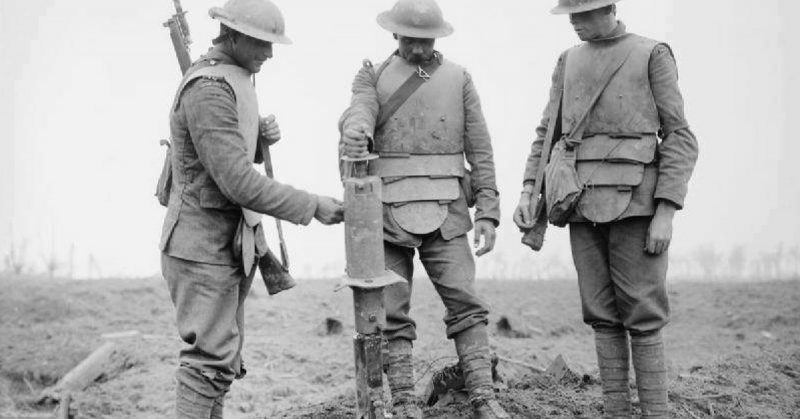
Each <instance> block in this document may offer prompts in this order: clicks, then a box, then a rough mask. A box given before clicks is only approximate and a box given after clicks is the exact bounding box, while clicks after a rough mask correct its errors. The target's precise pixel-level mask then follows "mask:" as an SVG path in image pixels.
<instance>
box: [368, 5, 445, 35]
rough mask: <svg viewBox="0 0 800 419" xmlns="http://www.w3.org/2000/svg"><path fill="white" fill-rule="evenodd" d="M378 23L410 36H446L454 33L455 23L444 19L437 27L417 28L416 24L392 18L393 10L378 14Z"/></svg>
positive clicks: (385, 27) (389, 29)
mask: <svg viewBox="0 0 800 419" xmlns="http://www.w3.org/2000/svg"><path fill="white" fill-rule="evenodd" d="M377 21H378V25H381V27H382V28H383V29H386V30H387V31H389V32H391V33H396V34H398V35H400V36H406V37H409V38H427V39H431V38H444V37H445V36H448V35H450V34H452V33H453V25H451V24H450V23H448V22H446V21H442V25H441V26H440V27H437V28H417V27H414V26H408V25H401V24H399V23H397V22H395V21H394V19H392V18H391V11H386V12H383V13H381V14H379V15H378V19H377Z"/></svg>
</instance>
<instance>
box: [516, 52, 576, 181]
mask: <svg viewBox="0 0 800 419" xmlns="http://www.w3.org/2000/svg"><path fill="white" fill-rule="evenodd" d="M566 57H567V53H566V52H564V53H562V54H561V56H560V57H558V62H557V63H556V68H555V70H553V76H552V77H551V82H550V97H549V99H548V101H547V106H545V109H544V114H543V115H542V120H541V121H540V122H539V126H538V127H536V139H535V140H533V143H532V144H531V151H530V153H529V154H528V160H527V161H526V162H525V174H524V175H523V178H522V182H523V184H525V183H534V182H535V181H536V171H537V170H538V168H539V159H540V158H541V156H542V147H543V146H544V137H545V135H547V127H548V126H549V124H550V120H551V118H557V115H556V113H557V111H558V104H559V101H560V100H561V94H562V91H563V89H564V86H563V85H562V84H561V83H559V81H560V80H563V74H564V63H565V61H566Z"/></svg>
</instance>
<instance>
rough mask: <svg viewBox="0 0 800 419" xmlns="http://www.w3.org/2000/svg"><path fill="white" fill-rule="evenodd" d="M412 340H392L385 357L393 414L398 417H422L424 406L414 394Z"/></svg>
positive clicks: (419, 418)
mask: <svg viewBox="0 0 800 419" xmlns="http://www.w3.org/2000/svg"><path fill="white" fill-rule="evenodd" d="M411 348H412V345H411V341H410V340H408V339H395V340H390V341H389V342H388V345H387V354H386V357H385V359H384V366H385V369H386V378H387V379H388V381H389V390H391V392H392V416H393V417H394V418H398V419H406V418H409V419H421V418H422V408H421V407H420V405H421V403H420V401H419V399H418V398H417V396H416V395H415V394H414V365H413V364H412V362H411V359H412V358H411Z"/></svg>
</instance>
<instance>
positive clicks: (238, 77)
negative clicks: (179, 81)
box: [181, 64, 263, 227]
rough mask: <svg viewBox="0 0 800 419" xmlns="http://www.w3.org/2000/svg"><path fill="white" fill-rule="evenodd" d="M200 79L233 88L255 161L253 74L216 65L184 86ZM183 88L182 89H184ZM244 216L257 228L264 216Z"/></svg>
mask: <svg viewBox="0 0 800 419" xmlns="http://www.w3.org/2000/svg"><path fill="white" fill-rule="evenodd" d="M198 77H215V78H223V79H225V81H226V82H227V83H228V85H230V86H231V88H232V89H233V92H234V94H235V95H236V114H237V116H238V118H239V131H240V132H241V133H242V137H243V138H244V141H245V147H246V151H247V159H248V161H251V162H252V161H253V160H254V159H255V155H256V143H257V141H258V123H259V116H258V98H257V97H256V90H255V88H254V87H253V82H252V80H251V77H252V74H251V73H250V72H248V71H247V70H245V69H243V68H241V67H239V66H235V65H229V64H216V65H210V66H207V67H203V68H201V69H198V70H197V71H195V72H193V73H192V74H191V75H190V76H189V77H188V78H187V79H186V81H184V83H183V86H185V85H186V84H188V83H189V82H190V81H191V80H194V79H196V78H198ZM183 86H181V89H183ZM242 215H243V216H244V219H245V222H246V223H247V225H248V226H250V227H255V226H256V225H258V223H260V222H261V218H262V217H263V215H262V214H260V213H257V212H255V211H251V210H249V209H247V208H242Z"/></svg>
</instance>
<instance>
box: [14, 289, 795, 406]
mask: <svg viewBox="0 0 800 419" xmlns="http://www.w3.org/2000/svg"><path fill="white" fill-rule="evenodd" d="M255 285H256V286H255V290H256V291H255V292H254V293H253V294H252V295H251V297H250V298H249V299H248V302H247V304H248V306H247V320H246V322H247V329H248V333H249V334H248V335H247V340H246V343H245V350H244V354H245V360H246V363H247V367H248V376H247V377H246V378H245V379H244V380H241V381H238V382H236V383H235V384H234V387H233V389H232V391H231V392H230V394H229V397H228V399H227V401H226V407H225V415H226V417H227V418H273V417H306V418H316V417H351V415H352V414H353V411H354V404H353V395H354V390H353V387H354V384H353V365H352V364H353V354H352V350H353V349H352V340H351V339H352V333H351V331H352V330H353V320H352V317H353V315H352V307H351V305H352V301H351V299H352V297H351V293H350V291H349V290H343V291H340V292H338V293H334V292H332V290H333V288H334V286H335V283H334V282H333V281H301V284H300V285H299V286H298V287H297V288H295V289H293V290H291V291H290V292H288V293H283V294H280V295H278V296H276V297H269V296H267V295H266V293H265V292H264V291H263V286H262V285H261V284H255ZM479 289H480V290H481V292H482V293H483V294H484V295H485V296H486V298H487V299H488V300H489V302H490V303H491V304H492V305H493V307H494V311H493V313H492V317H491V320H492V325H491V331H492V345H493V348H494V350H495V351H496V352H497V353H498V354H499V355H500V356H502V357H505V358H509V359H514V360H518V361H523V362H525V363H529V364H533V365H537V366H541V367H547V366H548V365H549V364H550V363H551V362H552V361H553V360H554V359H555V358H556V357H557V356H558V355H559V354H562V355H564V356H565V357H566V359H567V361H568V364H569V366H570V367H571V368H572V369H573V370H575V372H576V373H577V376H576V378H575V379H573V380H568V379H567V380H562V381H561V382H554V381H553V380H551V379H549V378H547V377H546V376H542V375H536V374H531V375H528V376H514V377H511V378H509V379H507V380H506V381H507V382H506V383H505V384H503V385H500V386H499V388H500V390H499V397H500V400H501V402H502V404H503V405H504V406H505V407H506V409H508V410H509V412H510V413H511V414H512V416H513V417H524V418H540V417H586V418H592V417H599V416H600V414H601V410H600V408H601V403H600V387H599V384H597V369H596V368H595V367H594V352H593V346H592V334H591V331H590V330H589V329H588V328H587V327H585V326H584V325H583V324H582V322H581V319H580V305H579V301H578V295H577V287H576V284H575V283H574V282H571V281H537V282H534V281H531V282H516V281H479ZM669 289H670V298H671V303H672V309H673V320H672V323H671V324H670V325H669V326H668V327H667V328H666V329H665V331H664V334H665V339H666V347H667V355H668V367H669V377H670V400H671V408H672V411H673V414H674V416H675V417H678V418H708V417H714V418H792V417H798V418H800V281H785V282H761V283H686V282H675V283H671V284H670V286H669ZM0 290H2V291H0V418H6V417H24V416H26V415H27V416H29V417H30V416H33V415H35V414H37V413H44V412H49V411H52V410H53V407H52V406H38V405H35V404H34V403H33V401H34V400H35V399H36V398H37V396H38V395H39V394H40V393H41V391H42V390H43V389H44V388H45V387H47V386H50V385H53V384H54V383H55V382H57V381H58V379H59V378H60V377H62V376H63V375H64V374H65V373H66V372H68V371H69V370H70V369H71V368H73V367H74V366H75V365H76V364H77V363H79V362H80V361H81V360H83V359H84V358H85V357H86V356H87V355H89V354H90V353H91V352H92V351H93V350H94V349H96V348H98V347H99V346H101V345H102V344H103V343H104V342H105V341H107V340H108V339H105V338H103V337H102V335H104V334H108V333H116V332H122V331H129V330H137V331H139V332H140V334H139V335H137V336H134V337H127V338H124V337H123V338H116V339H114V341H115V342H116V343H117V345H119V346H120V347H122V348H124V353H125V354H127V356H128V360H127V361H126V362H125V363H124V367H123V368H121V369H120V370H118V371H112V372H110V373H109V374H108V375H107V376H104V377H102V378H101V380H99V381H98V382H97V383H95V384H94V385H92V386H91V387H89V388H88V389H86V390H85V391H83V392H81V393H79V394H76V395H75V396H74V397H75V401H74V402H73V405H72V406H73V409H74V411H76V412H77V413H78V416H77V417H79V418H160V417H169V416H170V414H171V409H172V403H173V400H172V397H173V391H174V390H173V389H174V382H173V371H174V367H175V364H176V354H177V351H178V349H179V347H180V342H179V341H178V339H177V337H176V333H175V329H174V325H173V310H172V306H171V304H170V302H169V298H168V295H167V292H166V288H165V286H164V284H163V282H162V281H161V280H160V279H137V280H105V281H64V280H61V281H59V280H43V279H37V278H8V277H6V278H0ZM412 313H413V316H414V317H415V318H416V319H417V321H418V326H419V328H418V331H419V335H420V339H419V340H418V341H417V342H416V345H415V349H414V350H415V370H416V374H417V376H418V377H422V378H421V381H420V382H419V383H418V387H419V388H420V389H422V388H423V387H424V385H425V380H426V373H427V372H429V371H430V370H432V369H434V370H435V369H438V368H440V367H442V366H444V365H446V364H448V363H449V362H452V361H453V360H454V359H455V358H454V349H453V346H452V343H451V342H449V341H447V340H446V339H445V338H444V325H443V323H442V321H441V318H442V316H443V314H444V308H443V305H442V303H441V302H440V301H439V300H438V297H437V296H436V295H435V293H434V292H433V288H432V287H431V286H430V284H429V282H428V281H427V280H426V279H421V280H418V281H417V282H416V283H415V289H414V300H413V308H412ZM500 315H506V316H509V318H511V319H512V320H513V321H515V323H516V324H517V325H518V326H519V327H520V329H522V331H523V332H525V333H527V334H528V335H529V337H527V338H509V337H503V336H499V334H498V332H497V330H496V328H495V322H496V321H497V319H498V318H499V316H500ZM327 317H333V318H337V319H339V320H341V321H342V322H343V323H344V332H343V333H341V334H334V335H330V336H328V335H325V319H326V318H327ZM634 394H635V392H634ZM468 413H469V410H468V409H467V408H466V406H465V405H464V404H458V403H456V404H453V405H448V406H437V407H431V408H427V409H426V415H427V417H432V418H460V417H468Z"/></svg>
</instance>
